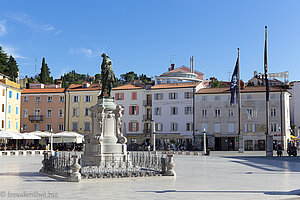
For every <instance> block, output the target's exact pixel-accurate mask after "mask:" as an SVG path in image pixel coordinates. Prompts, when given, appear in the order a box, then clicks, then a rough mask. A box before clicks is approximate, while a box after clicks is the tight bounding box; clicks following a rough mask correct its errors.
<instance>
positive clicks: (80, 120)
mask: <svg viewBox="0 0 300 200" xmlns="http://www.w3.org/2000/svg"><path fill="white" fill-rule="evenodd" d="M100 91H101V87H100V86H99V84H98V83H97V84H90V83H88V82H86V81H85V82H83V83H82V84H71V85H70V86H69V87H68V89H66V91H65V93H66V111H67V112H66V118H65V126H66V127H65V129H66V130H67V131H75V132H78V133H81V134H84V135H88V134H90V133H91V130H92V128H91V126H92V118H91V116H90V111H89V109H90V108H91V107H92V106H94V105H96V103H97V100H98V96H99V94H100Z"/></svg>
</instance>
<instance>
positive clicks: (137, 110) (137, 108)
mask: <svg viewBox="0 0 300 200" xmlns="http://www.w3.org/2000/svg"><path fill="white" fill-rule="evenodd" d="M135 108H136V115H138V114H139V106H135Z"/></svg>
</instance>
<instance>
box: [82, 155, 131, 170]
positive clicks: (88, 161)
mask: <svg viewBox="0 0 300 200" xmlns="http://www.w3.org/2000/svg"><path fill="white" fill-rule="evenodd" d="M81 158H82V166H83V167H84V166H100V165H101V164H105V163H112V162H114V163H120V162H122V163H125V162H130V158H129V156H128V155H127V154H111V153H110V154H109V153H107V154H101V155H100V154H99V155H88V154H84V155H82V156H81Z"/></svg>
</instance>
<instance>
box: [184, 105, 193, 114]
mask: <svg viewBox="0 0 300 200" xmlns="http://www.w3.org/2000/svg"><path fill="white" fill-rule="evenodd" d="M184 114H186V115H191V114H192V107H191V106H188V107H185V108H184Z"/></svg>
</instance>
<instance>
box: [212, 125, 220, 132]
mask: <svg viewBox="0 0 300 200" xmlns="http://www.w3.org/2000/svg"><path fill="white" fill-rule="evenodd" d="M214 126H215V133H220V132H221V124H220V123H215V124H214Z"/></svg>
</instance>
